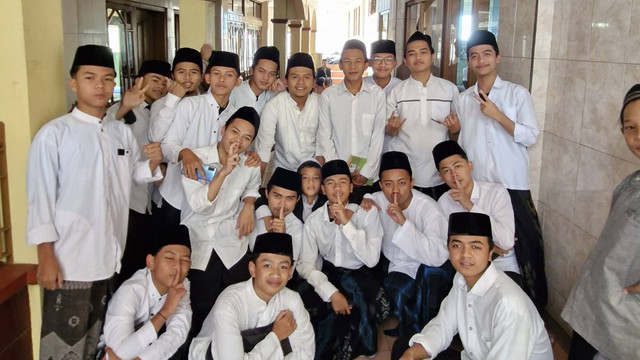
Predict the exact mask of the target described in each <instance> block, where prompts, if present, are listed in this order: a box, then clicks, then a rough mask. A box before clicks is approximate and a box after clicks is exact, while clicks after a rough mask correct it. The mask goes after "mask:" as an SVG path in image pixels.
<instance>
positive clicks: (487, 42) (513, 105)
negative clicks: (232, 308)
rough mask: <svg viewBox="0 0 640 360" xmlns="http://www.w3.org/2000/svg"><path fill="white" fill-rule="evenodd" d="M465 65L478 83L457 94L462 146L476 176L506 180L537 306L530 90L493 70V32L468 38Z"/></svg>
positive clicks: (538, 249)
mask: <svg viewBox="0 0 640 360" xmlns="http://www.w3.org/2000/svg"><path fill="white" fill-rule="evenodd" d="M467 58H468V61H469V68H470V69H471V70H472V71H473V72H474V74H475V75H476V78H477V79H478V82H477V83H476V84H475V85H474V86H472V87H470V88H469V89H467V90H465V91H464V92H463V93H462V94H461V95H460V104H459V111H458V113H459V114H460V125H461V127H462V131H461V132H460V139H459V143H460V145H461V146H462V147H463V148H464V149H465V150H466V151H467V154H468V155H469V160H470V161H472V162H473V174H474V178H475V179H476V180H479V181H488V182H497V183H501V184H502V185H504V187H505V188H507V191H508V192H509V195H510V197H511V204H512V205H513V212H514V215H515V226H516V237H517V238H518V241H517V242H516V244H515V251H516V257H517V258H518V263H519V264H520V268H521V269H522V274H523V276H524V283H525V290H526V291H527V293H528V294H529V296H530V297H531V298H532V299H533V301H534V303H536V305H537V306H544V305H546V304H547V282H546V277H545V272H544V250H543V241H542V230H541V228H540V222H539V221H538V214H537V213H536V208H535V206H534V204H533V200H532V199H531V192H530V191H529V156H528V154H527V148H528V147H529V146H533V145H534V144H535V143H536V138H537V137H538V125H537V123H536V117H535V111H534V109H533V102H532V101H531V95H530V94H529V92H528V91H527V89H525V88H524V87H522V86H520V85H517V84H514V83H511V82H508V81H504V80H502V79H501V78H500V77H499V76H498V73H497V71H496V65H497V64H498V63H499V62H500V53H499V49H498V44H497V42H496V37H495V36H494V35H493V34H492V33H490V32H488V31H486V30H478V31H475V32H474V33H473V34H471V37H470V38H469V41H468V42H467Z"/></svg>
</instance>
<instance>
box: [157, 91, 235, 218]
mask: <svg viewBox="0 0 640 360" xmlns="http://www.w3.org/2000/svg"><path fill="white" fill-rule="evenodd" d="M219 110H220V105H218V103H216V100H215V99H214V98H213V95H211V89H209V91H208V92H207V93H206V94H203V95H198V96H193V97H190V98H186V99H182V101H180V103H179V104H178V107H177V109H176V115H175V118H174V120H173V123H171V126H170V127H169V131H168V132H167V136H166V137H165V139H164V141H163V142H162V154H163V156H164V158H165V159H167V161H168V162H169V163H168V164H167V174H166V178H165V179H164V181H163V182H162V185H161V186H160V194H161V195H162V197H163V198H164V199H165V200H166V201H168V202H169V203H170V204H171V206H173V207H175V208H176V209H182V208H183V207H184V206H185V198H184V191H183V190H182V186H181V177H182V175H181V174H180V170H181V165H180V164H179V163H178V156H179V155H180V151H182V150H183V149H185V148H187V149H192V150H193V149H197V148H201V147H205V146H211V145H215V144H217V143H218V140H219V139H220V137H219V136H220V129H222V127H223V126H224V124H225V123H226V122H227V120H228V119H229V118H230V117H231V115H233V113H234V112H235V111H236V108H235V107H233V106H232V105H231V103H229V105H228V106H227V107H226V108H225V109H224V111H222V113H219ZM182 218H183V219H184V215H183V216H182Z"/></svg>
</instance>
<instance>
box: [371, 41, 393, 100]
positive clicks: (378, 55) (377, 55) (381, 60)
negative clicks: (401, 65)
mask: <svg viewBox="0 0 640 360" xmlns="http://www.w3.org/2000/svg"><path fill="white" fill-rule="evenodd" d="M369 63H370V65H371V69H372V70H373V75H371V76H367V77H366V78H364V81H365V82H367V83H369V84H371V85H378V86H380V88H381V89H382V90H384V93H385V95H388V94H389V92H390V91H391V89H393V87H394V86H396V85H398V84H399V83H401V82H402V80H400V79H398V78H397V77H395V76H393V75H392V74H391V73H392V72H393V69H395V68H396V65H397V63H398V62H397V61H396V43H395V42H393V41H392V40H377V41H374V42H372V43H371V56H370V58H369Z"/></svg>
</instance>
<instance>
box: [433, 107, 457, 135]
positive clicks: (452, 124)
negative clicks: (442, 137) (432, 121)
mask: <svg viewBox="0 0 640 360" xmlns="http://www.w3.org/2000/svg"><path fill="white" fill-rule="evenodd" d="M436 122H438V123H440V124H442V125H444V126H446V127H447V130H449V134H457V133H459V132H460V120H459V119H458V115H456V113H455V111H453V109H452V110H451V113H449V115H447V117H446V118H444V120H436Z"/></svg>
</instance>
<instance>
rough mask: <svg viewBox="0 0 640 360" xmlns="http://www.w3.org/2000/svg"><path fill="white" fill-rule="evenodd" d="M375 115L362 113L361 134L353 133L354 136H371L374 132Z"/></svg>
mask: <svg viewBox="0 0 640 360" xmlns="http://www.w3.org/2000/svg"><path fill="white" fill-rule="evenodd" d="M374 118H375V117H374V115H373V114H362V115H360V119H361V121H360V124H361V133H360V134H353V135H354V136H365V135H366V136H367V138H369V137H370V136H369V135H371V133H372V132H373V121H374Z"/></svg>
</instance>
